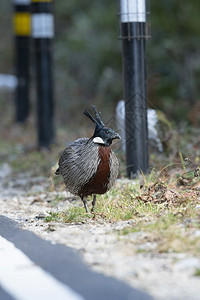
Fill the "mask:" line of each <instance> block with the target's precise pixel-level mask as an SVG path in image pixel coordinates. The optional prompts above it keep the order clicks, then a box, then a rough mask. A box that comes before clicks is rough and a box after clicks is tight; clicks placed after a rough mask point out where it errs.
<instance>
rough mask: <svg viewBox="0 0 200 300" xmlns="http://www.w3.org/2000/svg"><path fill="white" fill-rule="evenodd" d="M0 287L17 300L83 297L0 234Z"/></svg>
mask: <svg viewBox="0 0 200 300" xmlns="http://www.w3.org/2000/svg"><path fill="white" fill-rule="evenodd" d="M0 266H1V267H0V286H1V287H2V288H3V289H4V290H5V291H7V293H8V294H10V295H11V296H12V297H13V298H14V299H17V300H36V299H37V300H46V299H48V300H55V299H59V300H60V299H62V300H64V299H65V300H67V299H70V300H84V299H83V297H82V296H81V295H79V294H77V293H76V292H74V291H73V290H72V289H71V288H69V287H67V286H66V285H64V284H63V283H61V282H59V281H58V280H57V279H55V278H54V277H53V276H52V275H51V274H49V273H47V272H45V271H44V270H43V269H41V268H40V267H39V266H37V265H36V264H34V262H33V261H31V260H30V259H29V258H28V257H27V256H26V255H25V254H24V253H23V252H22V251H20V250H19V249H17V248H16V247H15V246H14V244H13V243H11V242H9V241H7V240H6V239H4V238H3V237H1V236H0Z"/></svg>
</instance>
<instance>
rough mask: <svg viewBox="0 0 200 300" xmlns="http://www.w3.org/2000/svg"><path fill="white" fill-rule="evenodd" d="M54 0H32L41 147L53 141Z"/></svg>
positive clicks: (39, 141) (38, 124)
mask: <svg viewBox="0 0 200 300" xmlns="http://www.w3.org/2000/svg"><path fill="white" fill-rule="evenodd" d="M53 36H54V17H53V0H48V1H47V0H46V1H45V0H44V1H42V0H41V1H40V0H32V37H33V40H34V52H35V60H36V80H37V126H38V143H39V146H40V147H45V148H49V147H50V145H51V144H52V143H53V142H54V86H53V62H52V46H53V45H52V40H53Z"/></svg>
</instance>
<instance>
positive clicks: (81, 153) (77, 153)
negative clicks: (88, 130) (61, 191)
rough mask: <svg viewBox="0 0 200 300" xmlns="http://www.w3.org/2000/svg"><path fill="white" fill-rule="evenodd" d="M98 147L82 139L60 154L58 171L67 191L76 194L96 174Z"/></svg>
mask: <svg viewBox="0 0 200 300" xmlns="http://www.w3.org/2000/svg"><path fill="white" fill-rule="evenodd" d="M98 147H99V146H98V145H95V144H94V143H93V142H92V141H91V140H89V139H86V138H82V139H79V140H76V141H75V142H73V143H72V144H70V145H68V147H67V148H66V149H65V150H64V152H63V153H62V155H61V157H60V160H59V169H60V172H61V174H62V176H63V179H64V182H65V185H66V187H67V189H68V190H69V191H70V192H71V193H73V194H78V191H79V190H80V188H81V187H82V186H83V185H85V184H86V183H87V182H88V181H89V180H90V179H91V177H92V176H93V175H94V174H95V173H96V171H97V168H98V165H99V155H98Z"/></svg>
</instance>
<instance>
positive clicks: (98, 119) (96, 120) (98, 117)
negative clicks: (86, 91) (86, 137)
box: [83, 105, 105, 127]
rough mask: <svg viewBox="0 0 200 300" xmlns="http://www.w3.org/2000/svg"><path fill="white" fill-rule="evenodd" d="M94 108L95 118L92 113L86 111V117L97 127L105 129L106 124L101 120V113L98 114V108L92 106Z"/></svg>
mask: <svg viewBox="0 0 200 300" xmlns="http://www.w3.org/2000/svg"><path fill="white" fill-rule="evenodd" d="M92 108H93V110H94V113H95V117H93V116H92V115H91V113H90V112H89V111H88V110H87V109H85V110H84V112H83V113H84V115H86V116H87V117H88V118H89V119H90V120H91V121H92V122H93V123H95V124H96V125H97V126H100V127H105V124H104V123H103V121H102V118H101V115H100V113H99V112H98V110H97V108H96V106H94V105H92Z"/></svg>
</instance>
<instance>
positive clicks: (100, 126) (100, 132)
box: [83, 105, 120, 146]
mask: <svg viewBox="0 0 200 300" xmlns="http://www.w3.org/2000/svg"><path fill="white" fill-rule="evenodd" d="M92 108H93V110H94V113H95V118H94V117H93V116H92V115H91V114H90V113H89V111H88V110H84V112H83V113H84V114H85V115H86V116H87V117H88V118H89V119H90V120H92V122H93V123H95V125H96V126H95V131H94V134H93V136H92V139H93V142H94V143H96V144H101V145H104V146H110V145H111V144H112V141H113V140H114V139H120V136H119V134H118V133H116V132H115V131H114V130H113V129H111V128H107V127H106V126H105V125H104V123H103V121H102V119H101V115H100V113H99V112H98V111H97V108H96V107H95V106H94V105H92Z"/></svg>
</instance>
